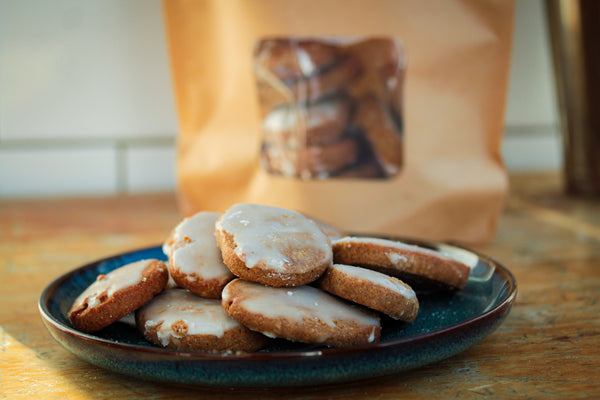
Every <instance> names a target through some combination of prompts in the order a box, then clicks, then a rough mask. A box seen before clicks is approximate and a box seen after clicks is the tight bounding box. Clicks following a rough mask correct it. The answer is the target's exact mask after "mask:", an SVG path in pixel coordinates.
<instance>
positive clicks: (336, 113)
mask: <svg viewBox="0 0 600 400" xmlns="http://www.w3.org/2000/svg"><path fill="white" fill-rule="evenodd" d="M349 113H350V103H349V102H348V100H346V99H344V98H335V99H331V100H327V101H323V102H319V103H316V104H314V105H310V106H308V107H302V106H296V105H287V106H283V107H278V108H276V109H275V110H273V111H272V112H271V113H269V114H268V115H267V116H266V117H265V118H264V119H263V134H264V140H265V142H266V143H268V144H271V145H278V146H286V147H291V148H299V147H304V146H323V145H327V144H331V143H334V142H337V141H339V140H340V138H341V137H342V134H343V133H344V130H345V129H346V126H347V124H348V116H349Z"/></svg>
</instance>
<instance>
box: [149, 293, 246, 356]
mask: <svg viewBox="0 0 600 400" xmlns="http://www.w3.org/2000/svg"><path fill="white" fill-rule="evenodd" d="M138 313H139V316H138V318H141V319H143V320H145V321H146V322H145V326H144V327H145V328H146V329H149V328H153V327H155V326H158V325H159V324H160V327H159V328H158V330H157V336H158V339H159V341H160V342H161V344H162V345H163V346H166V345H167V344H168V343H169V341H170V339H171V338H172V337H174V338H181V337H183V336H185V335H213V336H217V337H223V335H224V334H225V332H226V331H227V330H229V329H232V328H235V327H237V326H240V324H239V323H238V322H237V321H235V320H234V319H233V318H231V317H230V316H229V315H228V314H227V313H226V312H225V310H224V309H223V307H222V306H221V301H220V300H215V299H205V298H202V297H200V296H196V295H194V294H192V293H190V292H188V291H187V290H185V289H179V288H178V289H169V290H165V291H164V292H162V293H161V294H159V295H158V296H156V297H155V298H154V299H152V300H151V301H150V302H149V303H147V304H146V305H144V306H143V307H142V308H141V309H140V310H139V311H138ZM177 321H183V322H184V323H185V324H186V325H187V327H188V329H187V332H186V333H185V335H183V334H179V333H177V332H176V331H174V330H173V329H172V326H173V324H174V323H175V322H177Z"/></svg>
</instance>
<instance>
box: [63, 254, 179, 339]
mask: <svg viewBox="0 0 600 400" xmlns="http://www.w3.org/2000/svg"><path fill="white" fill-rule="evenodd" d="M168 277H169V273H168V271H167V266H166V265H165V263H163V262H162V261H159V260H141V261H137V262H134V263H131V264H127V265H125V266H122V267H120V268H117V269H115V270H113V271H111V272H110V273H108V274H106V275H98V277H97V278H96V281H95V282H94V283H92V284H91V285H90V286H89V287H88V288H87V289H86V290H85V291H84V292H83V293H81V294H80V295H79V297H77V299H75V301H74V302H73V305H72V307H71V310H70V311H69V319H70V320H71V323H72V324H73V326H74V327H75V328H76V329H78V330H80V331H84V332H95V331H99V330H100V329H102V328H105V327H107V326H108V325H110V324H112V323H113V322H115V321H118V320H119V319H121V318H123V317H125V316H126V315H127V314H129V313H131V312H132V311H134V310H136V309H138V308H139V307H141V306H142V305H144V304H145V303H146V302H148V301H149V300H150V299H152V298H153V297H154V296H155V295H156V294H157V293H160V292H161V291H162V290H163V289H164V287H165V285H166V284H167V280H168Z"/></svg>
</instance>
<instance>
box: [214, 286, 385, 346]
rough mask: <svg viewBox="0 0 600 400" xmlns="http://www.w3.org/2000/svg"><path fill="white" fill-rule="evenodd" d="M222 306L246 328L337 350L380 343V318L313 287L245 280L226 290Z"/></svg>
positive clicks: (267, 334) (270, 335)
mask: <svg viewBox="0 0 600 400" xmlns="http://www.w3.org/2000/svg"><path fill="white" fill-rule="evenodd" d="M222 304H223V308H224V309H225V310H226V311H227V313H228V314H229V315H231V317H233V318H234V319H235V320H237V321H239V322H240V323H241V324H243V325H244V326H247V327H248V328H250V329H252V330H255V331H258V332H262V333H263V334H264V335H266V336H269V337H277V338H283V339H288V340H292V341H297V342H304V343H315V344H322V345H327V346H335V347H348V346H358V345H364V344H369V343H376V342H378V341H379V335H380V332H381V328H380V324H379V318H378V317H377V316H376V315H374V314H371V313H368V312H366V311H364V310H363V309H361V308H358V307H355V306H352V305H350V304H348V303H345V302H343V301H341V300H339V299H336V298H335V297H334V296H331V295H329V294H327V293H325V292H324V291H322V290H320V289H317V288H314V287H312V286H299V287H294V288H274V287H270V286H264V285H260V284H257V283H254V282H248V281H244V280H241V279H235V280H233V281H231V282H230V283H229V284H228V285H227V286H225V289H223V299H222Z"/></svg>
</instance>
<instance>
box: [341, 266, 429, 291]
mask: <svg viewBox="0 0 600 400" xmlns="http://www.w3.org/2000/svg"><path fill="white" fill-rule="evenodd" d="M329 268H333V269H336V270H338V271H340V272H342V273H344V274H346V275H348V276H350V277H353V278H356V279H362V280H366V281H369V282H372V283H374V284H376V285H380V286H383V287H385V288H388V289H390V290H393V291H394V292H396V293H398V294H400V295H402V296H404V297H405V298H407V299H414V298H416V297H417V296H416V294H415V292H414V291H413V290H412V289H411V288H410V287H409V286H407V285H404V284H403V283H402V281H401V280H399V279H397V278H394V277H392V276H389V275H386V274H382V273H380V272H377V271H373V270H370V269H366V268H361V267H354V266H351V265H342V264H333V265H332V266H330V267H329Z"/></svg>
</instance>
